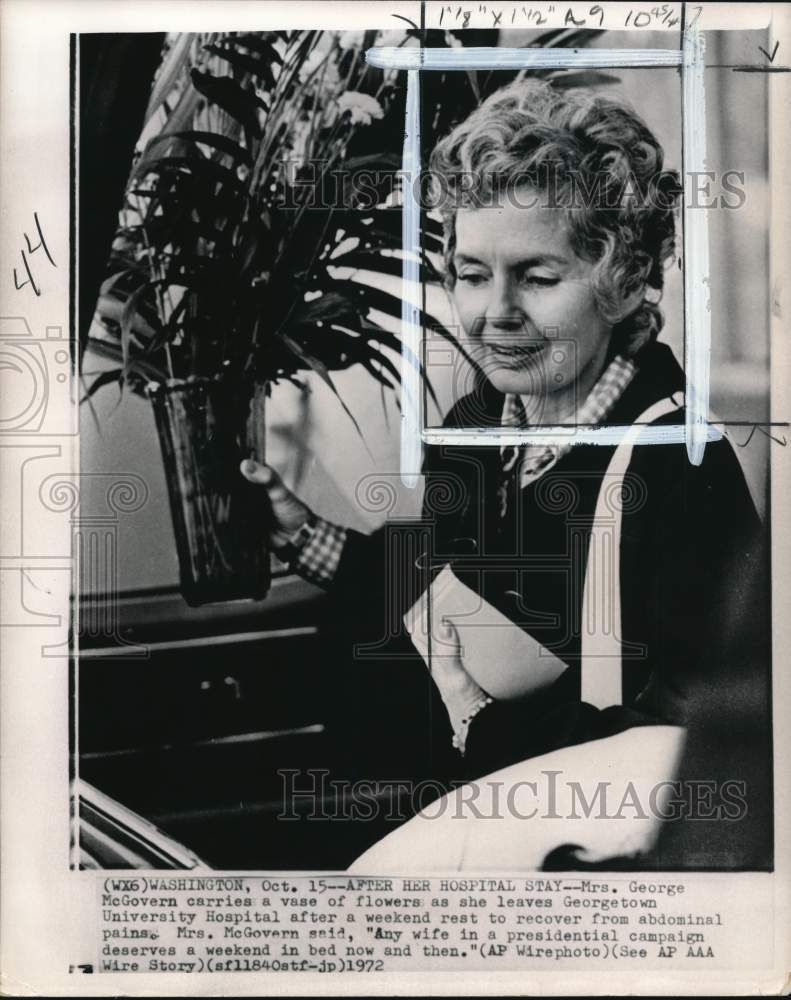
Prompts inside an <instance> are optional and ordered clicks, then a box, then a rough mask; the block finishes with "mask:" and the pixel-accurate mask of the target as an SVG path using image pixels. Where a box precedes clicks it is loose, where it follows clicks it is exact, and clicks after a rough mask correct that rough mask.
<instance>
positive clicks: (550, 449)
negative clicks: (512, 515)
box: [500, 354, 637, 485]
mask: <svg viewBox="0 0 791 1000" xmlns="http://www.w3.org/2000/svg"><path fill="white" fill-rule="evenodd" d="M636 372H637V368H636V366H635V365H634V363H633V362H632V361H629V360H628V359H626V358H623V357H622V356H621V355H620V354H619V355H617V356H616V357H615V358H613V360H612V361H611V362H610V364H609V365H608V366H607V368H606V369H605V370H604V372H603V373H602V375H601V376H600V378H599V380H598V381H597V382H596V384H595V385H594V387H593V388H592V389H591V391H590V392H589V393H588V397H587V399H586V400H585V402H584V403H583V404H582V406H581V407H580V408H579V409H578V411H577V413H576V415H575V419H574V421H573V422H574V423H575V424H590V425H593V426H595V425H597V424H600V423H601V422H602V421H603V420H604V418H605V417H606V416H607V414H608V413H609V412H610V410H611V409H612V408H613V406H614V405H615V403H616V402H617V401H618V400H619V399H620V398H621V396H622V395H623V392H624V390H625V389H626V387H627V386H628V385H629V383H630V382H631V381H632V379H633V378H634V376H635V374H636ZM531 402H532V401H531V400H529V399H528V400H527V405H528V406H530V404H531ZM527 413H528V408H527V407H526V405H525V403H524V402H523V401H522V398H521V397H520V396H518V395H516V394H514V393H507V394H506V397H505V402H504V404H503V414H502V418H501V422H502V425H503V426H504V427H524V426H528V420H527V416H526V415H527ZM572 444H573V442H572V441H568V442H563V443H559V444H551V445H526V446H524V447H523V448H522V449H521V451H522V462H521V474H520V481H521V484H522V485H525V484H526V480H530V479H531V478H535V476H536V475H537V474H538V473H542V472H545V471H546V470H547V469H548V468H549V467H550V466H551V465H554V464H555V463H556V462H557V461H558V459H559V458H560V457H561V456H562V455H565V453H566V452H567V451H569V450H570V449H571V447H572ZM507 452H508V446H507V445H506V446H503V447H502V448H501V449H500V455H501V456H502V457H503V459H504V460H505V459H506V454H507ZM516 458H517V453H516V451H514V453H513V462H511V463H510V464H513V463H514V462H515V461H516Z"/></svg>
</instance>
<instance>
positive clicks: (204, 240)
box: [88, 30, 613, 395]
mask: <svg viewBox="0 0 791 1000" xmlns="http://www.w3.org/2000/svg"><path fill="white" fill-rule="evenodd" d="M411 34H412V32H411V31H409V32H406V36H409V35H411ZM595 34H596V33H595V32H586V33H585V34H584V35H583V34H582V33H580V32H578V31H574V30H572V31H553V32H547V33H545V34H544V35H543V36H541V37H540V38H538V39H536V41H535V42H534V43H533V44H538V45H580V44H584V40H588V39H590V38H591V37H593V36H594V35H595ZM428 36H429V37H428V38H427V40H426V41H427V44H429V45H448V44H451V43H452V42H453V41H454V39H453V38H451V37H450V36H449V35H448V34H447V33H445V32H439V31H438V32H429V33H428ZM457 38H458V39H461V40H462V41H463V43H465V44H470V45H492V44H496V32H464V33H462V34H460V35H458V36H457ZM583 39H584V40H583ZM374 41H375V34H374V33H372V32H369V33H367V34H366V37H365V40H364V43H363V45H364V47H368V46H370V45H371V44H374ZM525 72H530V73H533V74H535V75H545V76H549V77H550V78H551V79H552V80H553V83H555V84H556V85H557V86H580V85H583V84H584V85H589V84H590V83H606V82H609V81H610V80H611V79H613V78H612V77H608V76H607V75H605V74H599V73H590V72H586V73H579V72H577V73H566V72H564V71H535V70H530V71H525ZM517 75H518V74H517V73H515V72H512V73H510V74H502V73H498V74H492V73H490V74H479V73H472V74H468V75H466V76H465V75H464V74H458V73H456V74H453V73H451V72H448V73H430V74H426V75H425V77H424V78H423V79H424V82H423V87H422V92H423V102H424V110H426V109H430V110H431V114H430V115H425V116H424V117H425V126H426V127H425V131H426V132H427V138H428V140H429V141H428V142H426V141H425V139H424V144H423V145H424V152H425V151H426V150H428V149H430V147H431V145H432V142H431V139H432V138H435V139H436V138H439V137H440V135H442V134H444V133H445V132H446V131H448V130H449V129H450V128H451V127H452V126H453V124H454V123H455V121H457V120H459V119H461V118H463V117H466V115H467V114H469V112H470V111H472V110H473V108H474V107H476V106H477V104H478V103H479V102H480V101H481V100H484V99H485V98H486V97H487V96H488V95H489V93H491V92H492V90H494V89H496V87H499V86H501V85H502V84H503V83H504V82H506V79H512V78H514V77H515V76H517ZM348 92H351V93H354V92H358V93H360V94H365V95H368V98H369V99H370V98H374V99H376V100H377V101H378V102H379V106H380V108H381V118H380V119H379V120H372V121H371V122H370V123H368V124H357V125H356V124H353V123H352V121H351V120H350V116H349V115H341V114H340V113H339V108H338V104H337V98H338V97H340V95H341V94H343V93H348ZM404 98H405V93H404V86H403V80H401V79H400V78H399V76H398V74H397V73H389V74H388V73H385V72H384V71H382V70H375V69H372V68H370V67H368V66H367V64H366V63H365V60H364V59H363V58H362V57H361V53H360V51H355V50H350V49H342V48H341V45H340V41H339V35H338V33H329V32H325V33H322V32H317V31H293V32H263V33H260V34H250V33H224V34H210V35H182V36H179V37H178V38H177V39H176V40H175V42H174V43H173V44H172V45H171V46H170V47H169V48H168V50H167V52H166V53H165V56H164V58H163V63H162V66H161V68H160V71H159V73H158V75H157V78H156V81H155V83H154V87H153V90H152V95H151V99H150V102H149V108H148V111H147V115H146V121H147V122H148V125H147V132H146V134H147V135H151V133H152V130H153V126H154V123H155V122H154V120H155V119H156V121H157V122H159V121H161V127H160V128H159V131H158V132H155V133H154V134H153V137H151V138H149V139H148V141H147V142H146V145H145V148H144V149H142V150H141V152H140V154H139V156H138V158H137V160H136V162H135V163H134V165H133V167H132V170H131V173H130V179H129V184H128V189H127V194H126V198H125V204H124V208H123V210H122V212H121V219H120V223H121V224H120V225H119V229H118V233H117V236H116V240H115V242H114V245H113V251H112V254H111V258H110V263H109V270H108V280H107V281H106V282H105V284H104V285H103V287H102V293H101V297H100V302H99V307H98V316H99V319H100V322H101V326H102V328H103V331H104V332H103V338H102V341H101V350H102V351H103V352H104V353H112V351H113V346H112V345H113V344H115V345H116V346H115V356H116V357H118V360H119V362H120V363H121V365H122V367H121V369H120V376H118V378H116V376H115V375H113V377H110V373H104V374H103V375H102V376H101V377H100V378H99V379H96V380H95V381H94V382H93V383H92V384H91V385H90V387H89V390H88V394H89V395H90V394H92V393H93V392H94V391H96V390H97V389H98V388H100V387H101V386H103V385H107V384H111V383H112V382H113V381H117V380H119V379H120V381H122V382H123V383H126V384H129V385H131V386H133V387H135V386H138V387H139V386H140V385H142V384H143V383H144V382H148V381H161V380H164V379H165V378H167V377H172V376H177V377H186V376H190V375H198V376H200V375H214V374H216V373H217V372H218V371H230V372H232V373H236V375H237V376H238V377H248V376H254V377H256V378H259V379H264V380H277V379H287V380H289V381H294V382H298V381H299V380H298V378H297V376H298V373H299V372H300V371H304V370H312V371H314V372H316V373H317V374H318V375H319V377H320V378H322V379H323V380H324V381H325V382H326V383H327V384H328V385H329V386H330V387H331V388H332V389H333V391H334V384H333V382H332V378H331V372H332V371H334V370H339V369H342V368H346V367H348V366H350V365H353V364H359V365H361V366H362V367H363V368H364V369H365V370H366V371H368V372H369V374H370V375H371V376H372V377H373V378H374V379H376V380H377V381H378V382H379V383H380V384H381V385H382V386H383V388H388V389H390V388H394V387H395V386H396V385H397V384H398V381H399V369H398V366H397V364H396V363H395V361H394V352H398V351H399V350H400V349H401V345H400V341H399V338H398V337H396V336H395V335H394V334H393V333H391V332H390V331H389V330H388V329H387V328H386V327H385V326H383V325H381V324H378V323H376V322H375V321H374V319H373V314H383V315H384V316H385V317H389V318H390V322H391V324H392V322H393V321H395V322H396V323H397V322H398V320H399V319H400V315H401V299H400V297H399V295H397V294H392V293H391V292H389V291H387V290H386V288H384V287H379V286H378V285H377V284H376V280H377V279H376V276H377V275H379V276H381V277H382V278H385V277H389V278H391V279H392V277H394V276H396V277H397V276H398V275H399V274H400V273H401V270H402V257H401V253H400V247H401V240H402V218H401V211H400V209H399V208H398V206H397V204H396V205H391V206H390V207H385V206H386V203H387V201H388V199H389V198H390V196H392V195H393V194H394V193H397V183H396V172H397V170H398V168H399V166H400V160H401V142H402V140H401V138H400V137H401V136H402V135H403V121H404ZM286 153H288V154H289V155H290V156H292V158H296V160H297V167H296V169H294V168H293V165H292V166H291V167H289V165H288V164H287V163H284V162H283V156H284V154H286ZM333 170H336V171H337V170H342V171H343V173H344V177H345V178H346V179H347V180H346V184H345V185H344V186H343V188H342V190H341V191H340V192H337V191H336V192H333V196H332V197H331V198H330V199H329V203H327V199H326V185H327V182H328V179H331V178H332V171H333ZM367 175H370V176H367ZM355 178H365V184H364V185H362V184H361V185H358V186H357V187H355ZM395 200H396V202H397V201H398V199H395ZM422 239H423V250H422V251H421V253H420V260H419V265H420V270H421V275H422V278H423V280H425V281H435V282H436V281H439V280H440V275H439V274H438V273H437V271H436V269H435V268H434V266H433V265H432V262H431V258H430V256H429V254H438V253H440V252H441V250H442V230H441V226H440V224H439V222H438V221H437V220H436V219H435V218H433V217H432V216H430V215H427V214H425V213H424V217H423V219H422ZM363 278H364V280H363ZM421 319H422V321H423V322H424V323H425V324H427V325H430V326H432V327H433V328H435V329H436V328H438V327H439V324H438V323H437V321H436V320H435V319H434V318H433V317H431V316H428V315H423V316H421ZM445 334H446V336H447V337H448V338H449V339H451V340H453V339H454V338H453V336H452V334H451V333H450V332H449V331H445ZM114 338H115V339H114ZM454 342H455V341H454ZM457 346H459V345H457Z"/></svg>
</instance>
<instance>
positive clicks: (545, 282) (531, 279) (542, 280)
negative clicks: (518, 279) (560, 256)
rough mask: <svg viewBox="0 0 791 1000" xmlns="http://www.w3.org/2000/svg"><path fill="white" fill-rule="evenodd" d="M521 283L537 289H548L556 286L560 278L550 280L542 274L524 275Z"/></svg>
mask: <svg viewBox="0 0 791 1000" xmlns="http://www.w3.org/2000/svg"><path fill="white" fill-rule="evenodd" d="M522 281H523V282H524V284H526V285H538V286H539V288H550V287H551V286H552V285H556V284H557V283H558V282H559V281H560V278H551V277H549V276H548V275H544V274H525V275H523V276H522Z"/></svg>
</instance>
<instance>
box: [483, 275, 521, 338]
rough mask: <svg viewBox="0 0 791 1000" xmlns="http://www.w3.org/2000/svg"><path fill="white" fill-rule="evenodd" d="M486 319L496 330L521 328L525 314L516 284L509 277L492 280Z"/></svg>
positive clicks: (487, 323) (488, 324) (489, 325)
mask: <svg viewBox="0 0 791 1000" xmlns="http://www.w3.org/2000/svg"><path fill="white" fill-rule="evenodd" d="M485 319H486V325H487V326H488V327H491V328H492V329H495V330H514V331H516V330H519V329H521V327H522V325H523V323H524V314H523V313H522V310H521V306H520V303H519V297H518V295H517V294H516V288H515V285H514V283H513V281H511V280H510V279H509V278H508V277H502V278H497V279H495V281H493V282H492V286H491V295H490V297H489V301H488V303H487V305H486V316H485Z"/></svg>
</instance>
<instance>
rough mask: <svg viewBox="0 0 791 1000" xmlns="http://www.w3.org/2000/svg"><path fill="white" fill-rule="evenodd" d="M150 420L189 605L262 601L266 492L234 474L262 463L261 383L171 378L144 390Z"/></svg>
mask: <svg viewBox="0 0 791 1000" xmlns="http://www.w3.org/2000/svg"><path fill="white" fill-rule="evenodd" d="M148 395H149V398H150V400H151V403H152V406H153V410H154V419H155V422H156V427H157V433H158V435H159V443H160V446H161V449H162V458H163V462H164V466H165V479H166V481H167V487H168V497H169V500H170V510H171V514H172V517H173V529H174V533H175V537H176V549H177V552H178V561H179V570H180V576H181V589H182V593H183V595H184V599H185V600H186V602H187V603H188V604H189V605H191V606H193V607H195V606H198V605H202V604H212V603H217V602H220V601H235V600H261V599H262V598H263V597H265V596H266V594H267V592H268V590H269V584H270V555H269V545H268V534H269V531H268V510H269V505H268V502H267V496H266V491H265V490H264V489H263V488H262V487H260V486H258V487H256V486H254V485H252V484H251V483H248V482H247V480H246V479H245V478H244V476H243V475H242V474H241V472H240V471H239V464H240V462H242V460H243V459H245V458H255V459H256V460H257V461H259V462H263V461H264V439H265V423H264V417H265V401H266V386H265V384H264V383H252V382H251V383H242V384H240V382H239V381H238V380H234V379H230V378H227V377H222V376H219V377H216V378H190V379H186V380H181V379H171V380H170V381H168V382H166V383H164V384H157V385H152V386H151V387H150V388H149V392H148Z"/></svg>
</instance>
